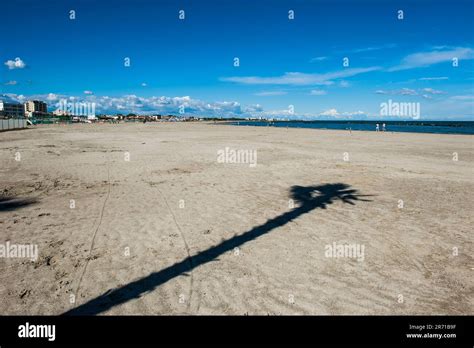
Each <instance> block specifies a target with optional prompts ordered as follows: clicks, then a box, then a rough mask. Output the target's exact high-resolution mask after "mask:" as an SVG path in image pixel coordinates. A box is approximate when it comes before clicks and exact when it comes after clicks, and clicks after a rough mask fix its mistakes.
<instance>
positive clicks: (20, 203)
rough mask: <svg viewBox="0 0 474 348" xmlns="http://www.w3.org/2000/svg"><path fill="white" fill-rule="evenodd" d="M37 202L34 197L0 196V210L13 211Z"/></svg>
mask: <svg viewBox="0 0 474 348" xmlns="http://www.w3.org/2000/svg"><path fill="white" fill-rule="evenodd" d="M37 202H38V201H37V199H36V198H17V197H0V211H13V210H16V209H20V208H23V207H26V206H28V205H31V204H35V203H37Z"/></svg>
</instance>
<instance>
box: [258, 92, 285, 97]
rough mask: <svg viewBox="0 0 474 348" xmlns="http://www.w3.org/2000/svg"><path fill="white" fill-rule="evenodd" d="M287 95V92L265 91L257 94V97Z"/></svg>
mask: <svg viewBox="0 0 474 348" xmlns="http://www.w3.org/2000/svg"><path fill="white" fill-rule="evenodd" d="M285 94H287V92H285V91H263V92H258V93H255V95H257V96H259V97H271V96H274V95H285Z"/></svg>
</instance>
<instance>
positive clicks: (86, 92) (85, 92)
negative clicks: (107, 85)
mask: <svg viewBox="0 0 474 348" xmlns="http://www.w3.org/2000/svg"><path fill="white" fill-rule="evenodd" d="M84 94H94V92H92V91H84Z"/></svg>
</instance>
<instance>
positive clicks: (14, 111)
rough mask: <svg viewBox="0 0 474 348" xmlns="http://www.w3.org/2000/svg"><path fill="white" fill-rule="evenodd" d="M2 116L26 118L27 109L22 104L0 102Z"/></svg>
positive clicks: (0, 114)
mask: <svg viewBox="0 0 474 348" xmlns="http://www.w3.org/2000/svg"><path fill="white" fill-rule="evenodd" d="M0 116H4V117H16V118H22V117H25V109H24V107H23V105H22V104H18V103H5V102H2V101H0Z"/></svg>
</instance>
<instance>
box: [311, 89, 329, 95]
mask: <svg viewBox="0 0 474 348" xmlns="http://www.w3.org/2000/svg"><path fill="white" fill-rule="evenodd" d="M309 94H311V95H326V94H327V92H326V91H323V90H322V89H313V90H312V91H311V92H310V93H309Z"/></svg>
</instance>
